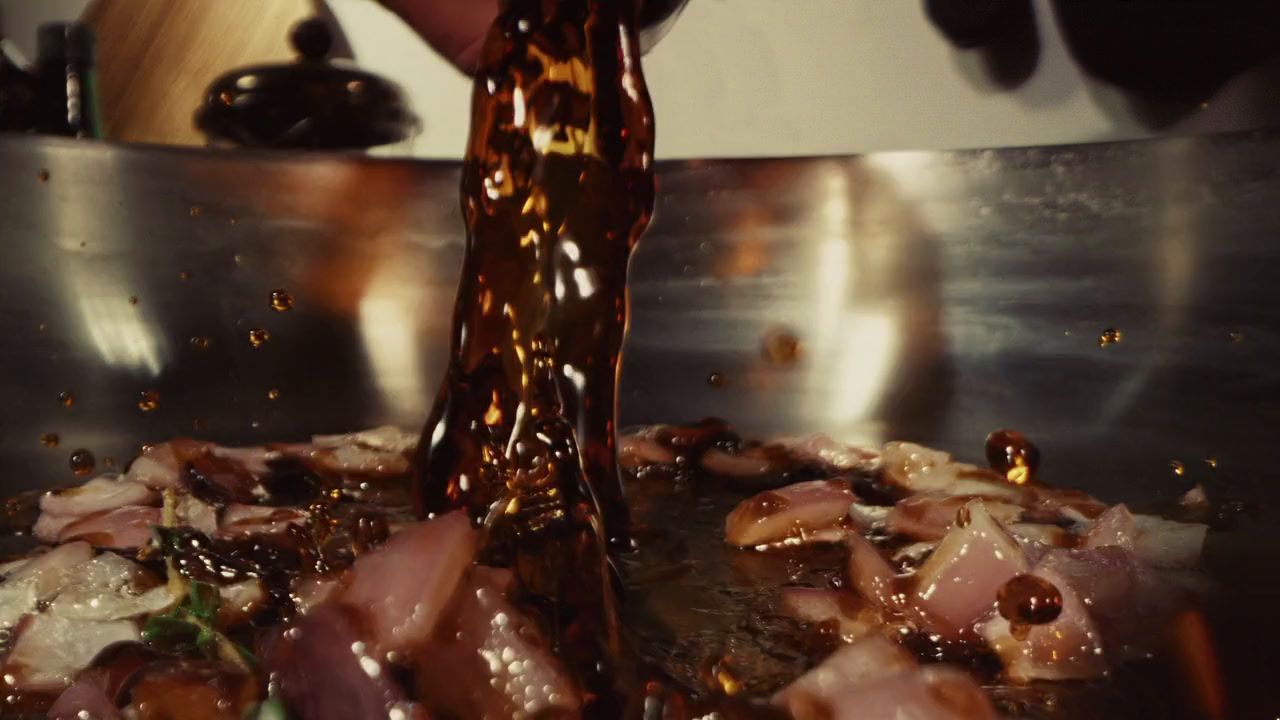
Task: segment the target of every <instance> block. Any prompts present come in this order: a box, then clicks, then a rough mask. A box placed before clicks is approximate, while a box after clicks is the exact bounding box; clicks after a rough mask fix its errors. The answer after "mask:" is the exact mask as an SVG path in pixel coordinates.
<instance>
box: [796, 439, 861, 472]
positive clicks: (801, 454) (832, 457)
mask: <svg viewBox="0 0 1280 720" xmlns="http://www.w3.org/2000/svg"><path fill="white" fill-rule="evenodd" d="M778 445H780V446H781V447H783V448H785V449H786V450H787V452H789V453H791V454H792V455H793V456H794V457H795V458H796V459H797V460H800V461H801V462H807V463H812V464H814V465H824V466H827V467H830V468H833V469H835V470H838V471H841V472H850V471H854V470H857V471H862V472H870V471H872V470H874V469H876V468H877V467H878V466H879V464H880V452H879V451H878V450H873V449H870V448H863V447H858V446H856V445H848V444H846V443H842V442H839V441H836V440H833V439H831V437H830V436H828V435H825V434H823V433H817V434H814V435H807V436H805V437H800V438H787V439H784V440H779V441H778Z"/></svg>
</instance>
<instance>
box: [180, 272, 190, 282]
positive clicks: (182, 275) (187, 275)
mask: <svg viewBox="0 0 1280 720" xmlns="http://www.w3.org/2000/svg"><path fill="white" fill-rule="evenodd" d="M178 279H179V280H183V281H185V280H190V279H191V271H190V270H183V271H181V272H179V273H178Z"/></svg>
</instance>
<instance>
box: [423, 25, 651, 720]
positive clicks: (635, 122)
mask: <svg viewBox="0 0 1280 720" xmlns="http://www.w3.org/2000/svg"><path fill="white" fill-rule="evenodd" d="M635 19H636V8H635V3H634V2H633V1H632V0H622V1H613V2H610V1H608V0H558V1H557V2H544V1H543V0H511V2H508V3H506V4H505V6H504V9H503V11H502V13H501V14H500V16H499V17H498V19H497V21H496V22H495V23H494V25H493V27H492V29H491V30H490V32H489V35H488V38H487V41H486V44H485V47H484V51H483V53H482V57H481V63H480V70H479V72H478V73H477V75H476V83H475V90H474V94H473V100H472V116H471V117H472V126H471V136H470V140H469V143H468V147H467V156H466V161H465V164H464V167H463V180H462V189H461V201H462V210H463V216H464V218H465V221H466V227H467V247H466V255H465V259H464V262H463V269H462V279H461V281H460V285H459V288H458V295H457V301H456V305H455V309H454V321H453V337H452V349H451V354H450V361H449V366H448V369H447V371H446V376H445V378H444V381H443V383H442V385H441V388H440V390H439V394H438V395H437V397H436V401H435V404H434V406H433V409H432V413H431V416H430V419H429V420H428V423H427V425H426V428H425V430H424V433H423V438H422V442H421V443H420V445H419V450H418V455H417V457H416V458H415V463H414V467H415V481H416V484H415V488H416V491H415V495H416V500H417V506H418V511H419V514H421V515H423V516H430V515H433V514H437V513H443V512H447V511H450V510H454V509H458V508H463V509H466V510H467V511H468V512H469V514H470V515H471V517H472V519H473V520H474V521H475V522H476V523H477V524H478V525H479V526H480V527H481V528H482V529H483V532H484V537H485V545H484V551H483V553H482V561H483V562H485V563H487V564H492V565H503V566H508V567H511V568H513V569H514V570H515V572H516V575H517V577H519V578H520V580H521V585H522V587H523V589H524V590H525V592H526V593H527V594H528V595H529V596H531V598H532V600H533V602H534V603H535V604H537V605H539V606H541V607H542V608H543V609H544V611H545V613H546V614H547V615H548V616H549V617H550V620H551V622H549V623H548V624H549V625H551V626H552V627H556V628H558V630H559V631H558V633H557V635H558V638H557V645H558V647H559V651H560V654H561V657H562V658H564V659H565V660H566V661H567V662H568V664H569V665H570V666H571V667H573V669H574V670H575V671H576V672H577V674H578V676H579V678H580V680H581V681H582V682H583V684H584V686H585V687H586V689H587V691H588V696H589V697H593V698H595V700H594V702H593V704H592V708H591V710H592V712H591V714H592V715H594V716H600V717H606V716H614V717H617V716H618V715H619V714H620V713H621V711H622V704H623V703H625V702H627V699H626V697H625V696H626V695H627V694H628V693H627V692H626V691H625V689H623V688H622V687H621V686H620V685H621V684H622V681H621V680H620V678H621V677H623V676H624V675H625V674H626V670H625V669H624V668H622V667H620V666H621V665H624V664H625V660H624V659H623V658H624V657H625V655H626V654H625V653H624V652H623V650H622V647H621V645H622V640H621V637H620V634H619V628H618V621H617V610H616V602H615V584H614V578H613V571H612V569H611V564H610V562H609V556H610V552H618V551H622V550H625V549H627V548H629V546H630V537H629V517H628V509H627V504H626V501H625V499H624V497H623V491H622V485H621V482H620V480H619V476H618V466H617V457H616V449H615V446H614V433H615V415H616V397H615V393H616V383H617V377H618V368H619V359H620V353H621V348H622V342H623V338H624V336H625V334H626V328H627V289H626V275H627V266H628V262H629V260H630V256H631V251H632V248H633V247H634V246H635V244H636V242H637V241H638V240H639V239H640V235H641V234H642V233H643V232H644V230H645V228H646V226H647V225H648V223H649V217H650V214H651V213H652V209H653V202H654V175H653V170H652V158H653V130H654V125H653V110H652V105H651V103H650V100H649V95H648V91H647V89H646V86H645V82H644V76H643V74H642V73H641V70H640V46H639V41H638V39H637V34H636V28H635Z"/></svg>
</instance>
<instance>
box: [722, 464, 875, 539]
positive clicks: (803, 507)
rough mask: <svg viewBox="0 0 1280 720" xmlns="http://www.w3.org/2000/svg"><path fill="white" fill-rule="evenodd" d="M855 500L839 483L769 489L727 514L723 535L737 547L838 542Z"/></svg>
mask: <svg viewBox="0 0 1280 720" xmlns="http://www.w3.org/2000/svg"><path fill="white" fill-rule="evenodd" d="M855 499H856V498H855V497H854V495H853V491H852V490H851V489H849V485H848V483H845V482H843V481H840V480H812V481H809V482H802V483H796V484H794V485H787V486H786V487H781V488H778V489H777V490H769V491H767V492H763V493H760V494H759V495H756V496H754V497H751V498H748V499H746V500H744V501H743V502H742V503H741V504H739V505H738V507H736V508H734V510H733V512H731V513H729V517H728V519H727V520H726V521H725V536H726V538H727V539H728V541H729V543H730V544H732V545H736V546H738V547H759V546H761V545H768V544H772V543H780V542H784V541H786V542H787V543H788V544H792V543H795V544H800V543H806V542H814V541H820V540H827V541H830V540H838V539H840V538H842V537H843V536H844V532H843V528H842V524H843V522H844V520H845V519H846V518H847V517H848V515H849V506H850V505H851V504H852V503H853V501H854V500H855ZM832 531H834V532H832Z"/></svg>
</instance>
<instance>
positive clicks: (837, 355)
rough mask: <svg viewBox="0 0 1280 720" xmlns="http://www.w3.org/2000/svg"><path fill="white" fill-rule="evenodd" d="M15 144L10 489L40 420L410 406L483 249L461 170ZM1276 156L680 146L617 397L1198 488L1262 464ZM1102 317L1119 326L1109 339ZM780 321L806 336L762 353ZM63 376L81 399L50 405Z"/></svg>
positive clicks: (335, 418) (7, 430) (217, 421)
mask: <svg viewBox="0 0 1280 720" xmlns="http://www.w3.org/2000/svg"><path fill="white" fill-rule="evenodd" d="M0 166H3V167H4V168H5V174H4V176H3V177H2V178H0V228H2V230H0V232H2V233H3V239H4V241H3V242H2V243H0V287H2V288H3V290H2V291H0V318H3V320H2V322H3V323H4V325H3V331H4V334H5V338H6V343H5V345H4V347H3V350H0V377H3V378H4V382H6V387H5V398H6V400H8V402H6V403H5V404H4V405H3V406H0V466H3V467H5V468H6V469H9V470H10V472H9V473H8V474H7V479H8V482H10V483H11V484H12V487H13V488H15V489H16V488H17V487H19V486H35V485H40V484H45V483H52V482H57V481H64V480H68V479H69V478H68V477H67V470H66V463H65V458H63V457H61V456H59V455H57V454H56V453H52V452H50V451H48V450H47V449H45V448H43V447H41V446H40V444H39V443H38V442H37V439H38V437H39V434H40V433H41V432H58V433H60V434H61V435H62V437H63V438H64V441H65V443H66V444H67V445H68V446H83V447H89V448H90V449H92V450H93V451H94V452H95V453H96V454H98V455H102V456H105V455H113V456H116V457H127V456H129V455H130V454H131V453H132V452H133V450H134V449H135V448H136V446H137V444H138V443H140V442H146V441H151V440H156V439H160V438H164V437H166V436H170V435H174V434H181V433H188V434H189V433H191V432H192V423H193V422H194V421H195V420H197V419H199V420H201V421H204V423H205V424H204V425H202V427H207V430H202V431H201V432H202V434H206V435H209V436H211V437H213V438H216V439H220V440H225V441H228V442H253V441H261V440H266V439H277V438H292V437H299V436H302V435H305V434H307V433H311V432H333V431H340V430H346V429H350V428H353V427H357V426H360V425H374V424H378V423H383V422H394V423H400V424H403V425H409V426H412V425H416V424H418V423H419V422H421V420H422V417H423V416H424V415H425V413H426V411H427V406H428V404H429V403H430V402H431V400H432V398H433V395H434V390H435V387H436V383H437V381H438V378H439V376H440V373H441V372H442V370H443V367H444V360H445V352H446V348H447V346H448V333H449V311H450V308H451V306H452V302H453V294H454V286H455V282H456V272H457V267H458V263H459V261H460V258H461V254H462V229H461V222H460V219H459V217H458V209H457V203H456V197H457V189H456V188H457V177H458V169H457V167H456V166H454V165H451V164H432V163H410V162H398V161H385V162H384V161H370V160H367V159H361V158H344V157H336V156H335V157H327V158H325V157H303V156H298V155H288V154H280V155H270V156H254V155H243V154H231V153H228V154H220V153H209V152H175V151H173V150H163V149H141V148H120V147H112V146H106V145H100V146H92V145H79V144H74V143H65V142H59V141H56V140H43V139H29V138H9V139H4V140H0ZM1277 168H1280V138H1278V137H1274V136H1268V135H1248V136H1228V137H1215V138H1201V139H1177V140H1164V141H1155V142H1144V143H1124V144H1113V145H1098V146H1079V147H1063V148H1049V149H1035V148H1032V149H1019V150H1000V151H972V152H957V153H899V154H886V155H873V156H868V157H862V158H858V157H854V158H813V159H807V160H767V161H725V162H717V161H710V162H708V161H703V162H686V163H672V164H666V165H663V166H662V167H661V168H660V170H661V176H662V180H663V185H662V187H663V194H662V196H661V198H660V204H659V211H658V215H657V218H656V221H655V223H654V225H653V228H652V230H651V232H650V233H649V235H648V236H647V237H646V239H645V240H644V242H643V243H642V244H641V247H640V248H639V250H638V252H637V254H636V257H635V260H634V261H633V264H632V279H633V285H632V305H633V316H632V332H631V336H630V339H629V341H628V342H629V344H628V346H627V347H628V352H627V357H626V362H625V367H624V373H623V392H622V396H621V404H622V414H623V418H622V419H623V422H624V424H632V423H642V422H654V421H677V420H687V419H696V418H698V417H702V416H706V415H717V416H721V417H725V418H727V419H729V420H730V421H732V422H734V423H736V424H738V425H739V426H741V427H742V428H743V429H744V430H745V431H746V432H748V433H752V434H784V433H785V434H793V433H800V432H807V431H812V430H826V431H828V432H831V433H833V434H835V435H838V436H842V437H845V438H853V439H865V440H880V439H885V438H897V437H901V438H909V439H918V440H925V441H930V442H934V443H937V444H940V445H943V446H945V447H947V448H949V449H952V450H955V451H957V452H959V453H961V454H962V455H964V456H965V457H970V458H972V457H976V456H977V454H978V452H979V448H980V447H981V442H982V438H983V437H984V436H985V434H986V433H987V432H988V431H989V430H991V429H993V428H995V427H1003V426H1013V427H1017V428H1019V429H1021V430H1024V431H1025V432H1027V433H1029V434H1030V435H1031V436H1032V437H1033V438H1035V439H1036V440H1037V441H1038V442H1039V443H1040V444H1041V446H1042V447H1043V448H1044V450H1045V454H1046V457H1047V458H1048V460H1047V462H1046V473H1048V475H1049V477H1050V479H1052V476H1053V472H1054V468H1063V467H1069V468H1071V471H1065V470H1060V472H1070V473H1071V480H1072V482H1073V483H1082V484H1085V485H1089V484H1090V483H1093V486H1092V489H1093V490H1095V491H1098V492H1102V493H1103V494H1105V495H1107V496H1108V497H1112V498H1116V499H1142V498H1150V497H1172V496H1175V495H1176V494H1177V492H1178V491H1179V490H1181V489H1182V488H1181V487H1175V486H1172V485H1170V483H1169V480H1168V472H1167V467H1168V462H1169V460H1170V459H1171V458H1180V457H1181V458H1198V457H1207V456H1211V455H1212V456H1215V457H1218V458H1220V459H1221V461H1222V465H1223V468H1231V469H1232V471H1233V472H1236V473H1240V474H1252V475H1255V476H1266V475H1267V474H1268V473H1271V472H1272V471H1271V462H1272V460H1273V459H1274V458H1273V457H1272V454H1271V453H1270V452H1268V451H1267V448H1269V447H1271V440H1270V438H1269V436H1268V435H1267V433H1265V432H1263V431H1262V430H1261V429H1260V428H1266V427H1274V426H1276V425H1278V424H1280V398H1277V397H1275V396H1274V393H1273V392H1266V391H1264V390H1263V389H1264V388H1274V387H1276V383H1277V382H1278V381H1280V368H1277V366H1276V364H1275V363H1274V362H1273V358H1274V357H1276V356H1277V355H1276V351H1277V350H1278V349H1280V336H1278V334H1277V328H1280V284H1278V283H1275V282H1274V281H1273V278H1275V277H1277V276H1280V252H1278V251H1276V250H1275V249H1273V247H1272V246H1273V238H1275V237H1278V236H1280V170H1277ZM44 169H48V170H49V171H50V178H49V180H48V181H47V182H41V181H40V180H39V177H40V172H41V170H44ZM193 207H197V208H199V210H200V211H199V212H198V213H193V212H192V211H191V209H192V208H193ZM81 243H84V246H83V247H81ZM183 269H190V270H192V271H193V273H192V276H191V279H190V280H187V281H184V280H182V279H180V278H179V271H180V270H183ZM564 280H565V284H566V287H565V292H581V293H586V292H591V291H592V290H593V283H594V278H589V277H566V278H564ZM274 288H287V289H288V291H289V292H290V293H291V294H292V295H293V296H294V297H295V300H296V305H295V309H294V310H292V311H290V312H288V313H277V312H274V311H273V310H272V309H271V308H270V306H269V303H268V296H269V293H270V291H271V290H272V289H274ZM130 296H136V297H138V298H139V303H138V305H136V306H134V305H130V304H129V303H128V302H127V300H128V298H129V297H130ZM42 325H43V326H44V328H45V329H44V330H43V331H42V330H40V327H41V326H42ZM1107 327H1116V328H1121V329H1123V331H1124V333H1125V341H1124V342H1123V343H1118V344H1115V345H1113V346H1110V347H1107V348H1099V347H1098V346H1097V337H1098V334H1099V333H1100V332H1101V331H1102V330H1103V329H1104V328H1107ZM251 328H263V329H265V330H267V331H268V332H269V333H270V336H271V341H270V342H269V343H266V344H264V345H263V346H262V347H261V348H260V349H254V348H252V347H251V346H250V344H249V343H248V342H247V340H246V337H247V333H248V331H249V329H251ZM778 329H783V330H785V331H786V332H789V333H791V334H794V336H795V338H796V340H797V341H798V342H799V344H800V348H801V350H800V352H799V354H798V357H797V358H795V360H794V361H793V362H782V363H778V362H769V361H767V360H766V359H765V358H764V357H763V354H762V345H763V343H764V341H765V336H766V335H767V334H769V333H770V332H773V331H775V330H778ZM1232 332H1238V333H1242V337H1243V338H1244V340H1243V341H1241V342H1234V343H1233V342H1230V341H1229V340H1228V337H1229V334H1230V333H1232ZM193 336H200V337H208V338H211V344H210V345H209V347H208V348H207V349H203V350H201V349H197V348H195V347H193V346H192V345H191V344H190V343H189V342H188V341H189V339H190V338H191V337H193ZM711 373H719V374H720V375H721V376H722V378H723V379H724V382H723V383H722V384H721V385H722V387H713V386H710V385H708V384H707V382H706V378H707V377H708V375H710V374H711ZM270 388H281V393H280V398H279V399H278V400H276V401H274V402H272V401H268V400H267V399H266V394H267V390H268V389H270ZM65 389H71V390H74V391H75V393H76V396H77V403H76V406H75V408H74V410H72V411H67V410H66V409H65V408H62V407H60V406H58V405H57V404H56V403H55V402H53V401H52V400H51V398H54V397H55V396H56V395H57V393H58V392H60V391H62V390H65ZM143 389H155V390H157V391H159V392H160V393H161V394H162V396H163V397H164V398H165V403H164V404H163V406H162V407H161V408H160V409H159V410H157V411H156V412H153V413H145V414H144V413H139V412H138V411H137V409H136V407H135V402H134V401H135V399H136V397H137V393H138V392H140V391H141V390H143ZM1241 408H1248V413H1244V414H1242V413H1241V412H1240V409H1241ZM255 422H256V423H257V424H256V425H255V424H254V423H255ZM1103 448H1106V450H1102V449H1103ZM1072 471H1073V472H1072ZM1117 478H1123V483H1118V482H1117V481H1116V479H1117Z"/></svg>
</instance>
